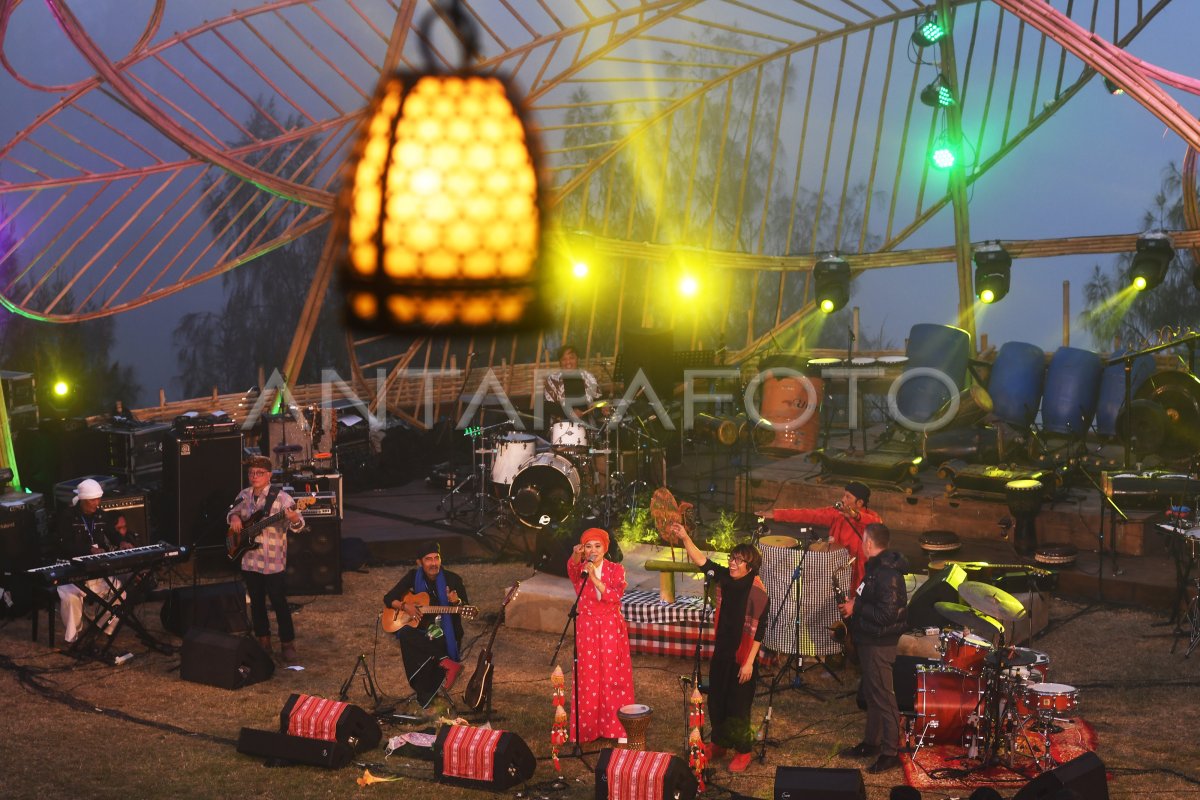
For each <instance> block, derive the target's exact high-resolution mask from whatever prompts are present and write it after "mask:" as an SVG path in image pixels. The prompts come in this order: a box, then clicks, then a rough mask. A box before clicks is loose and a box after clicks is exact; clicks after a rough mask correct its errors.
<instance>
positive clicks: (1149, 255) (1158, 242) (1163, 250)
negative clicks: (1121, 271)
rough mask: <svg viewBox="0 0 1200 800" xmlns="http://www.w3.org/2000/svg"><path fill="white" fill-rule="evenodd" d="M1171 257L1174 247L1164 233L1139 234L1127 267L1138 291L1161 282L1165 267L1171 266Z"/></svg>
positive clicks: (1151, 287) (1173, 256)
mask: <svg viewBox="0 0 1200 800" xmlns="http://www.w3.org/2000/svg"><path fill="white" fill-rule="evenodd" d="M1173 258H1175V248H1174V247H1173V246H1172V245H1171V239H1170V237H1169V236H1167V235H1166V234H1165V233H1163V232H1162V231H1152V232H1150V233H1146V234H1143V235H1142V236H1140V237H1139V238H1138V240H1137V247H1136V249H1135V250H1134V253H1133V264H1131V265H1130V267H1129V274H1130V275H1131V276H1132V277H1133V286H1134V288H1135V289H1137V290H1138V291H1139V292H1140V291H1145V290H1148V289H1153V288H1155V287H1156V286H1158V285H1159V284H1160V283H1162V282H1163V278H1165V277H1167V268H1168V267H1170V266H1171V259H1173Z"/></svg>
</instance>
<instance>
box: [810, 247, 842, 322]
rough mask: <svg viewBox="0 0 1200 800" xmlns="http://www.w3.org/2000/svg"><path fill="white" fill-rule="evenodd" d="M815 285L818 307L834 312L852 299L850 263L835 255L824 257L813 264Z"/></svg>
mask: <svg viewBox="0 0 1200 800" xmlns="http://www.w3.org/2000/svg"><path fill="white" fill-rule="evenodd" d="M813 285H814V287H815V291H816V298H817V307H818V308H820V309H821V310H822V311H824V312H825V313H826V314H832V313H833V312H834V311H837V310H838V309H839V308H841V307H842V306H844V305H846V303H848V302H849V301H850V264H849V263H848V262H847V261H846V259H844V258H841V257H839V256H835V255H829V256H826V257H825V258H822V259H821V260H820V261H818V262H817V263H816V264H815V265H814V266H813Z"/></svg>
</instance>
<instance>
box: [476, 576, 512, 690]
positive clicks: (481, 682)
mask: <svg viewBox="0 0 1200 800" xmlns="http://www.w3.org/2000/svg"><path fill="white" fill-rule="evenodd" d="M520 592H521V582H520V581H517V582H516V583H515V584H513V585H512V587H511V588H510V589H509V590H508V592H507V593H506V594H505V595H504V602H503V603H501V604H500V615H499V616H498V617H497V618H496V624H495V625H493V626H492V634H491V636H489V637H488V643H487V646H486V647H484V648H483V650H482V651H480V653H479V661H478V662H476V664H475V672H474V673H472V674H471V680H469V681H467V689H466V691H464V692H463V700H464V701H465V702H466V704H467V706H468V707H469V708H470V709H471V710H472V711H479V710H480V709H481V708H483V707H484V706H485V705H487V702H488V699H489V698H490V697H491V696H492V645H493V644H495V643H496V633H497V631H499V630H500V626H501V625H502V624H503V623H504V609H505V608H506V607H507V606H508V604H509V603H511V602H512V601H513V600H515V599H516V597H517V595H518V594H520Z"/></svg>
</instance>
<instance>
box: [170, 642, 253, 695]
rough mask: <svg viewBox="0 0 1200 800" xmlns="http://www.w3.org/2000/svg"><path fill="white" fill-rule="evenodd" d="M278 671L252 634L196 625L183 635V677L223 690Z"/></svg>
mask: <svg viewBox="0 0 1200 800" xmlns="http://www.w3.org/2000/svg"><path fill="white" fill-rule="evenodd" d="M274 674H275V662H274V661H272V660H271V654H270V653H268V652H267V651H265V650H263V649H262V647H260V646H259V644H258V642H257V641H255V640H254V639H252V638H250V637H249V636H234V635H233V634H229V633H221V632H220V631H205V630H201V629H199V628H193V629H192V630H190V631H188V633H187V636H185V637H183V653H182V658H181V660H180V664H179V677H181V678H183V679H184V680H185V681H191V682H192V683H203V684H206V685H208V686H216V687H218V688H221V689H240V688H242V687H243V686H249V685H250V684H252V683H258V682H260V681H265V680H267V679H268V678H270V677H271V676H272V675H274Z"/></svg>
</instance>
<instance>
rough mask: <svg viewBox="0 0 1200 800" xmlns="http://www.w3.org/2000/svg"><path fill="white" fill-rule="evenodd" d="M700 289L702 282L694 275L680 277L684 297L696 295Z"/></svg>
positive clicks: (680, 288)
mask: <svg viewBox="0 0 1200 800" xmlns="http://www.w3.org/2000/svg"><path fill="white" fill-rule="evenodd" d="M699 291H700V282H699V281H697V280H696V278H695V277H693V276H692V275H684V276H683V277H682V278H680V279H679V293H680V294H681V295H683V296H684V297H695V296H696V294H697V293H698V292H699Z"/></svg>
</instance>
